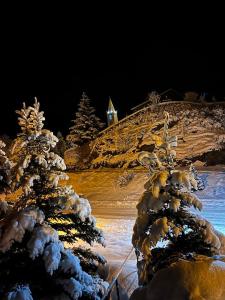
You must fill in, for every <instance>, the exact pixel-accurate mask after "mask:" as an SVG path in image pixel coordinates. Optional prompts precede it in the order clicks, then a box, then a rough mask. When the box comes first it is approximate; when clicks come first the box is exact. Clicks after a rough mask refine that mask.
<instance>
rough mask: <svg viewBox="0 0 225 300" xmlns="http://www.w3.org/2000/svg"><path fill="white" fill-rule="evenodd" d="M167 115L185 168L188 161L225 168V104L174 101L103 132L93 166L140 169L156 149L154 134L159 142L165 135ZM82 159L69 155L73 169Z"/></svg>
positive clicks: (145, 110)
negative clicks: (141, 157) (143, 157)
mask: <svg viewBox="0 0 225 300" xmlns="http://www.w3.org/2000/svg"><path fill="white" fill-rule="evenodd" d="M164 111H167V112H169V114H170V118H171V122H170V134H172V135H177V136H178V147H177V159H178V161H179V163H180V164H181V165H182V164H184V163H185V161H186V160H191V161H193V162H196V163H197V162H198V163H199V165H217V164H225V102H218V103H193V102H183V101H182V102H181V101H176V102H175V101H173V102H163V103H160V104H157V105H152V106H148V107H146V108H143V109H141V110H139V111H137V112H135V113H133V114H132V115H130V116H128V117H126V118H124V119H122V120H121V121H120V122H119V123H117V124H116V125H113V126H111V127H108V128H106V129H105V130H103V131H102V132H101V133H100V134H99V136H98V138H97V139H96V140H95V141H94V142H93V144H92V145H91V147H90V151H91V155H90V157H89V166H90V167H93V168H98V167H135V166H137V165H138V163H137V160H136V159H137V156H138V153H139V152H140V151H151V150H152V149H153V148H154V143H155V141H154V138H152V134H154V135H155V138H157V135H162V130H163V112H164ZM80 153H82V151H80ZM72 157H76V159H77V160H76V161H75V160H73V159H72ZM80 158H81V156H76V155H74V151H73V150H72V149H71V150H69V151H67V153H66V154H65V159H66V161H67V162H69V165H70V166H72V165H73V164H76V163H77V162H78V161H79V159H80ZM82 159H83V158H82ZM85 163H87V160H86V161H85Z"/></svg>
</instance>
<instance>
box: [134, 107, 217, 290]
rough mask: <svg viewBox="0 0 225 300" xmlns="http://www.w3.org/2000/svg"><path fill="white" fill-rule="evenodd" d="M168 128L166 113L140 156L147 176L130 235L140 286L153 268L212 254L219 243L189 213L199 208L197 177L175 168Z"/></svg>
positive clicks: (204, 224)
mask: <svg viewBox="0 0 225 300" xmlns="http://www.w3.org/2000/svg"><path fill="white" fill-rule="evenodd" d="M168 124H169V114H168V113H166V112H165V123H164V133H163V137H162V140H161V142H160V143H158V145H156V146H155V150H154V152H152V153H149V154H148V157H147V155H146V152H145V153H144V155H143V154H140V160H141V161H142V160H144V161H143V163H144V164H145V165H146V164H148V166H149V171H150V174H151V175H150V178H149V180H148V181H147V182H146V183H145V186H144V187H145V192H144V193H143V195H142V197H141V199H140V201H139V203H138V204H137V210H138V217H137V219H136V223H135V226H134V232H133V237H132V242H133V245H134V248H135V250H136V255H137V267H138V273H139V283H140V285H146V284H148V283H149V282H150V281H151V279H152V278H153V277H154V275H155V273H156V272H157V271H158V270H160V269H161V268H165V267H167V266H169V265H170V264H171V263H173V262H175V261H177V260H178V259H180V258H182V259H187V260H190V259H194V257H195V255H197V254H200V255H206V256H211V255H212V254H214V253H216V252H217V251H218V249H219V247H220V245H221V244H220V240H219V238H218V237H217V235H216V234H215V233H214V231H213V228H212V226H211V224H210V223H209V222H208V221H206V220H203V219H202V218H200V217H199V216H197V215H195V214H192V213H191V212H190V211H189V209H188V208H189V207H194V208H195V209H199V210H201V209H202V203H201V201H200V200H199V199H198V198H197V197H196V195H194V194H193V193H192V192H191V191H193V190H197V189H198V183H197V182H196V179H195V178H196V174H195V173H193V170H192V168H190V169H189V170H188V171H182V170H177V169H176V161H175V158H176V152H175V150H174V147H176V146H177V137H176V136H169V134H168Z"/></svg>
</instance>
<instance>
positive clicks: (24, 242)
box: [0, 100, 107, 300]
mask: <svg viewBox="0 0 225 300" xmlns="http://www.w3.org/2000/svg"><path fill="white" fill-rule="evenodd" d="M17 113H18V114H19V125H20V127H21V131H22V132H21V133H20V134H19V135H18V137H17V139H16V140H15V142H14V146H13V147H12V161H13V163H14V164H15V165H14V167H13V171H12V185H11V186H12V189H13V190H14V191H17V195H18V199H17V201H16V202H15V204H14V205H13V206H8V207H6V209H5V212H4V214H3V215H2V216H1V219H0V299H8V300H16V299H20V300H32V299H46V300H47V299H48V300H51V299H58V300H60V299H63V300H69V299H73V300H75V299H101V297H102V295H103V294H104V292H105V290H106V288H107V283H106V282H104V281H103V280H102V279H101V278H100V277H99V276H98V275H97V272H96V269H97V265H98V263H105V260H104V258H103V257H101V256H100V255H98V254H95V253H92V252H91V250H90V249H85V248H79V247H78V248H72V247H71V248H70V249H69V248H66V247H65V245H68V244H72V243H75V242H76V241H77V240H78V239H81V240H83V241H85V242H87V243H89V244H92V243H93V242H97V243H100V244H102V245H104V237H103V234H102V232H101V230H100V229H98V228H96V226H95V218H94V217H93V216H92V215H91V207H90V204H89V202H88V200H87V199H84V198H81V197H79V195H77V194H76V193H75V191H74V190H73V188H72V187H71V186H66V185H60V184H59V181H60V180H61V179H63V180H65V179H67V175H66V174H65V173H64V172H63V171H64V170H65V169H66V166H65V163H64V160H63V159H62V158H61V157H60V156H58V155H57V154H56V153H54V152H53V151H52V150H53V149H54V147H55V145H56V143H57V141H58V139H57V137H56V136H54V134H53V133H52V132H50V131H49V130H46V129H43V126H44V123H43V121H44V119H45V118H44V115H43V112H41V111H40V110H39V103H38V102H37V101H36V100H35V103H34V105H33V107H30V106H29V107H26V106H25V104H24V106H23V108H22V109H21V110H20V111H17ZM63 242H67V243H66V244H65V243H63ZM64 244H65V245H64Z"/></svg>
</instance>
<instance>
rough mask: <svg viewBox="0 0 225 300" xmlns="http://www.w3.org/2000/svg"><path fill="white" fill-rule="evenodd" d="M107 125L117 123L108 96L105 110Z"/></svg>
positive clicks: (115, 114) (114, 111)
mask: <svg viewBox="0 0 225 300" xmlns="http://www.w3.org/2000/svg"><path fill="white" fill-rule="evenodd" d="M107 121H108V126H111V125H113V124H116V123H118V117H117V111H116V110H115V108H114V106H113V103H112V100H111V98H110V97H109V107H108V111H107Z"/></svg>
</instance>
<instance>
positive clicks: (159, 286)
mask: <svg viewBox="0 0 225 300" xmlns="http://www.w3.org/2000/svg"><path fill="white" fill-rule="evenodd" d="M139 299H142V300H145V299H146V300H147V299H148V300H168V299H169V300H184V299H193V300H200V299H201V300H204V299H205V300H224V299H225V256H217V257H213V258H208V257H205V256H198V257H197V258H196V261H186V260H180V261H178V262H176V263H174V264H172V265H171V266H170V267H168V268H165V269H161V270H160V271H158V272H157V273H156V275H155V276H154V277H153V279H152V281H151V282H150V283H149V284H148V285H147V286H146V287H142V288H139V289H137V290H135V291H134V293H133V294H132V296H131V300H139Z"/></svg>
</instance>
